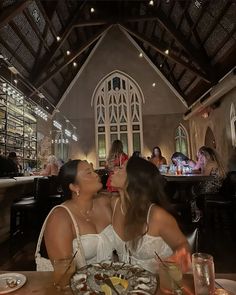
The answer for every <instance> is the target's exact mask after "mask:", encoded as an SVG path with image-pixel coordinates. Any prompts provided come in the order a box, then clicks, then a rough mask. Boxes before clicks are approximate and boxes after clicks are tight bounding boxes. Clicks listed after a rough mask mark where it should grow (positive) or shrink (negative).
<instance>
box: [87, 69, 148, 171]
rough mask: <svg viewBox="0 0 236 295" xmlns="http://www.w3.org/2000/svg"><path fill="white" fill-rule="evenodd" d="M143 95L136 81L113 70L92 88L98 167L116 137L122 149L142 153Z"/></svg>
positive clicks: (103, 160) (128, 152)
mask: <svg viewBox="0 0 236 295" xmlns="http://www.w3.org/2000/svg"><path fill="white" fill-rule="evenodd" d="M143 102H144V98H143V94H142V91H141V89H140V87H139V86H138V84H137V83H136V82H135V81H134V80H133V79H132V78H131V77H129V76H128V75H126V74H125V73H122V72H120V71H114V72H112V73H110V74H109V75H107V76H106V77H104V78H103V79H102V80H101V81H100V82H99V83H98V86H97V87H96V89H95V91H94V94H93V98H92V106H94V111H95V130H96V150H97V163H98V166H99V167H102V166H104V164H105V161H106V158H107V156H108V153H109V149H110V146H111V144H112V142H113V141H114V140H115V139H120V140H121V141H122V143H123V146H124V152H125V153H127V154H129V155H131V154H132V153H133V151H135V150H137V151H140V152H142V147H143V131H142V130H143V129H142V103H143Z"/></svg>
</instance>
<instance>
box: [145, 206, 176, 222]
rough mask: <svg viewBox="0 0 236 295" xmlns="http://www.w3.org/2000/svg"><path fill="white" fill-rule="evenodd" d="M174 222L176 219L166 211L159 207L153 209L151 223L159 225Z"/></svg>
mask: <svg viewBox="0 0 236 295" xmlns="http://www.w3.org/2000/svg"><path fill="white" fill-rule="evenodd" d="M173 220H175V219H174V217H173V216H172V215H171V214H170V213H169V212H167V211H166V210H165V209H163V208H161V207H159V206H157V205H154V206H153V207H152V211H151V215H150V221H154V222H158V223H166V222H168V221H173Z"/></svg>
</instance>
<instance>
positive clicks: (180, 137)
mask: <svg viewBox="0 0 236 295" xmlns="http://www.w3.org/2000/svg"><path fill="white" fill-rule="evenodd" d="M175 151H176V152H180V153H183V154H184V155H186V156H188V157H190V143H189V136H188V132H187V130H186V128H185V127H184V126H183V125H182V124H179V126H178V127H177V128H176V130H175Z"/></svg>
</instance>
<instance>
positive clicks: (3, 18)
mask: <svg viewBox="0 0 236 295" xmlns="http://www.w3.org/2000/svg"><path fill="white" fill-rule="evenodd" d="M31 2H32V0H25V1H17V2H16V3H15V4H13V5H11V6H9V7H7V8H4V9H3V11H2V12H1V14H0V28H2V27H4V26H5V25H6V24H8V23H9V21H11V20H12V19H13V18H14V17H15V16H16V15H18V14H19V13H21V12H22V11H23V10H24V9H25V8H26V7H27V6H28V5H29V4H30V3H31Z"/></svg>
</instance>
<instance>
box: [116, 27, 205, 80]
mask: <svg viewBox="0 0 236 295" xmlns="http://www.w3.org/2000/svg"><path fill="white" fill-rule="evenodd" d="M121 27H122V28H124V29H125V30H126V31H127V32H129V33H130V34H131V35H133V36H134V37H136V38H137V39H139V40H140V41H142V42H144V43H145V44H147V45H149V46H150V47H152V48H153V49H154V50H156V51H158V52H159V53H160V54H162V55H163V56H165V57H167V58H168V59H170V60H172V61H174V62H177V63H178V64H180V65H181V66H183V67H184V68H186V69H188V70H189V71H190V72H192V73H194V74H196V75H197V76H199V77H201V78H202V79H203V80H204V81H206V82H208V83H210V80H209V79H208V77H207V76H206V75H205V74H204V73H202V72H200V71H198V70H197V69H196V68H195V67H193V66H191V64H189V63H186V62H185V61H183V60H182V59H181V58H179V57H178V56H177V55H174V54H173V53H172V52H169V54H166V53H165V50H166V47H164V46H163V45H162V44H160V43H159V42H156V41H155V40H153V39H150V38H147V37H146V36H144V35H143V34H140V33H138V32H136V31H134V30H132V29H130V28H129V27H128V26H125V25H122V26H121Z"/></svg>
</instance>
